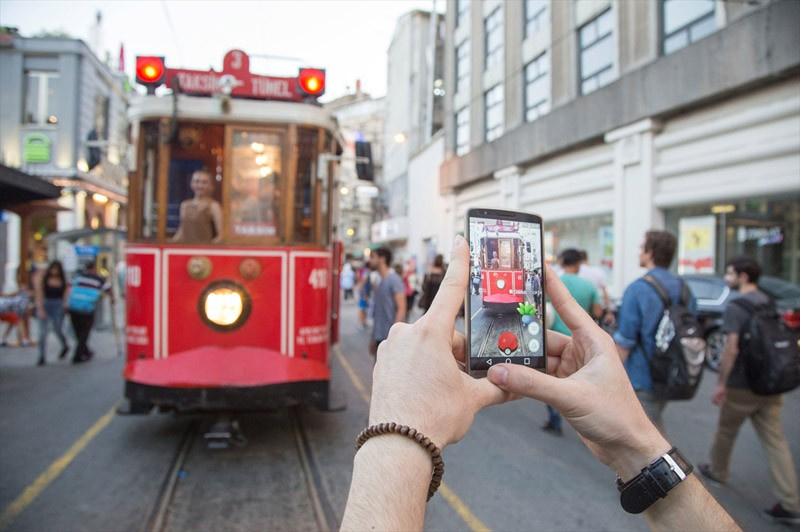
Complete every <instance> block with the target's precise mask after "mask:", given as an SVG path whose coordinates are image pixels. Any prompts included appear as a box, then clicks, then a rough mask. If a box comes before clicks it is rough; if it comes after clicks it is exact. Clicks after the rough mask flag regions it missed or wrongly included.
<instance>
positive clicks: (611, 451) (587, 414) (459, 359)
mask: <svg viewBox="0 0 800 532" xmlns="http://www.w3.org/2000/svg"><path fill="white" fill-rule="evenodd" d="M468 253H469V252H468V244H467V242H466V240H464V239H463V237H457V239H456V242H455V244H454V248H453V255H452V256H453V260H452V264H451V266H450V268H449V270H448V272H447V277H448V282H447V283H444V284H443V285H442V289H441V290H440V291H439V293H438V295H437V296H436V299H435V301H433V303H432V305H431V312H429V313H427V314H426V315H425V316H423V317H421V318H420V319H418V320H417V321H416V322H414V323H413V324H398V325H396V326H395V327H394V328H393V329H392V334H391V336H390V337H389V339H388V340H387V341H386V342H385V344H384V345H383V346H382V347H381V352H380V353H379V354H378V358H377V362H376V365H375V371H374V372H373V384H372V396H371V402H370V411H369V421H368V425H369V427H368V428H367V429H365V430H364V431H362V433H361V434H360V435H359V437H358V440H357V448H358V451H357V452H356V455H355V458H354V460H353V476H352V481H351V484H350V491H349V495H348V497H347V504H346V506H345V510H344V515H343V517H342V525H341V529H342V530H346V531H347V530H423V529H424V528H425V501H426V498H428V497H430V496H432V495H433V492H435V491H436V488H437V487H438V485H439V483H440V482H441V480H442V474H443V471H444V463H443V461H442V455H441V452H442V449H444V448H445V447H446V446H447V445H450V444H453V443H456V442H457V441H459V440H461V439H462V438H464V437H465V436H466V435H467V432H468V431H469V429H470V426H471V425H472V421H473V420H474V418H475V415H476V414H477V413H478V411H480V410H481V409H483V408H484V407H487V406H489V405H495V404H499V403H503V402H506V401H509V400H511V399H513V398H515V397H520V396H525V397H530V398H533V399H536V400H539V401H544V402H546V403H552V404H554V405H556V406H558V407H559V409H560V410H561V411H562V412H564V414H565V416H566V418H567V421H569V422H570V423H571V424H572V426H573V427H574V428H575V430H576V431H577V432H578V433H579V434H580V436H581V439H582V440H583V442H584V443H585V444H586V446H587V448H588V450H589V451H590V452H591V453H592V454H593V455H594V456H595V458H597V459H598V461H600V462H602V463H603V464H605V465H606V466H608V467H609V468H610V469H611V470H612V471H614V472H615V473H616V474H617V475H618V478H617V483H618V486H619V489H621V490H622V495H621V498H620V501H621V502H622V503H623V508H625V509H626V510H627V511H629V512H632V513H633V512H636V513H639V512H641V513H642V516H643V517H644V519H645V522H646V523H647V524H648V525H649V526H650V527H651V528H652V529H666V530H738V527H737V525H736V523H735V522H734V521H733V519H731V517H730V516H729V515H728V514H727V513H726V512H725V510H724V509H723V508H722V507H720V505H719V504H718V503H717V501H716V500H714V498H713V497H712V496H711V494H709V492H708V491H707V490H706V489H705V487H704V486H703V484H702V482H700V480H699V479H698V477H697V476H696V475H692V474H691V471H692V468H691V466H690V465H689V464H688V463H686V461H684V460H681V459H680V453H679V452H678V450H677V449H674V448H672V446H671V444H670V443H669V442H668V441H667V440H666V439H665V438H664V436H663V435H662V434H661V433H660V432H659V431H658V430H657V429H656V428H655V427H654V426H653V424H652V423H651V422H650V421H648V419H647V416H646V415H645V413H644V411H643V410H642V407H641V406H640V404H639V402H638V401H637V400H636V396H635V395H634V394H633V392H632V390H631V387H630V386H629V385H628V383H627V378H626V376H625V372H624V371H623V369H622V367H621V364H620V363H619V360H618V358H617V354H616V352H615V350H614V343H613V342H612V341H611V339H610V337H609V336H608V335H607V334H605V333H604V332H603V331H602V330H601V329H600V328H599V327H598V326H597V325H596V324H595V323H594V322H593V320H592V319H590V318H589V316H587V315H586V312H584V311H583V310H582V309H581V308H580V306H579V305H577V304H576V303H575V301H574V300H573V299H572V298H571V296H570V295H569V292H568V291H567V289H566V288H565V287H564V286H563V284H562V283H561V282H560V281H559V280H558V279H556V276H555V274H554V273H553V271H552V270H550V271H549V272H548V275H547V292H548V294H549V295H550V297H551V299H552V300H553V303H554V305H555V306H556V307H557V308H558V309H559V310H561V311H562V314H561V317H562V319H563V321H564V323H565V324H566V325H567V326H568V328H569V329H570V330H572V331H573V333H574V334H573V336H572V337H571V338H570V337H566V336H562V335H560V334H558V333H552V335H551V336H550V337H549V338H548V340H549V341H548V343H547V348H548V353H547V355H548V358H549V362H548V365H547V369H548V373H549V375H546V374H543V373H540V372H539V371H537V370H534V369H531V368H528V367H525V366H522V365H518V364H496V365H494V366H492V367H491V368H490V369H489V372H488V377H487V378H481V379H475V378H472V377H470V376H469V375H467V374H466V373H464V372H463V371H462V370H461V369H460V368H463V364H464V362H465V360H464V354H465V353H466V341H465V339H464V337H463V336H462V335H460V334H458V333H455V331H454V324H455V319H456V313H457V312H458V308H459V307H460V305H461V302H462V300H463V299H464V292H465V291H466V289H467V277H468V276H469V273H468V268H469V266H468V260H469V254H468ZM498 408H499V407H498ZM421 450H423V452H420V451H421ZM428 455H429V456H430V457H431V458H426V456H428ZM448 456H449V455H448ZM545 458H546V456H545ZM675 458H678V460H677V461H676V460H675ZM432 469H433V474H432ZM645 473H647V474H645ZM581 474H582V473H581V472H578V473H576V475H575V476H574V477H573V478H571V479H569V480H568V482H580V477H581ZM655 475H658V476H657V477H656V476H655ZM656 478H657V479H658V480H656ZM538 480H539V481H544V479H538ZM533 481H534V482H536V481H537V479H533ZM612 486H613V483H612V482H609V487H608V491H609V493H608V496H609V497H610V496H611V492H616V490H617V489H618V488H617V487H616V486H614V487H612ZM472 488H473V489H474V491H475V492H476V493H480V492H481V490H486V489H487V487H486V486H480V485H476V486H473V487H472ZM598 497H605V495H602V494H598ZM536 511H540V509H538V508H536V509H535V508H533V507H531V513H530V521H529V523H528V525H527V528H535V523H536V521H535V520H536V518H537V515H536V513H535V512H536ZM543 511H545V512H546V511H547V510H546V509H545V510H543ZM598 526H601V525H598Z"/></svg>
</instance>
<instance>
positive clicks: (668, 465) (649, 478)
mask: <svg viewBox="0 0 800 532" xmlns="http://www.w3.org/2000/svg"><path fill="white" fill-rule="evenodd" d="M693 469H694V467H693V466H692V464H691V463H689V461H688V460H687V459H686V457H684V456H683V455H682V454H681V452H680V451H679V450H678V449H676V448H675V447H673V448H672V449H670V451H669V452H668V453H666V454H663V455H661V456H659V457H658V458H657V459H656V460H654V461H653V463H651V464H650V465H649V466H647V467H645V468H643V469H642V472H641V473H639V474H638V475H636V476H635V477H633V478H632V479H630V480H629V481H628V482H624V483H623V482H622V479H620V478H619V477H617V489H619V491H620V496H619V502H620V504H622V508H623V509H624V510H625V511H626V512H628V513H631V514H640V513H642V512H643V511H645V510H646V509H647V508H649V507H650V505H651V504H653V503H654V502H656V501H657V500H658V499H660V498H663V497H666V496H667V493H668V492H669V491H670V490H671V489H672V488H674V487H675V486H677V485H678V484H679V483H680V482H681V481H682V480H683V479H685V478H686V477H687V476H688V475H689V473H691V472H692V470H693Z"/></svg>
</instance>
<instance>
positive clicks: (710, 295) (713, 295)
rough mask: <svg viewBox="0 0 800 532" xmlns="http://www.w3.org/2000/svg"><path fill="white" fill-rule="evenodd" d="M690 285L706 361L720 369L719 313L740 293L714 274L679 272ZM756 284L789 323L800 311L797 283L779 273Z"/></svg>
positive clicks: (722, 337) (712, 366)
mask: <svg viewBox="0 0 800 532" xmlns="http://www.w3.org/2000/svg"><path fill="white" fill-rule="evenodd" d="M681 277H682V279H683V280H684V281H686V283H687V284H688V285H689V290H691V291H692V294H693V295H694V297H695V298H696V299H697V313H698V316H699V317H700V322H701V323H702V324H703V326H704V327H705V329H706V334H705V336H706V343H707V344H708V351H707V352H706V364H707V365H708V367H709V368H711V369H712V370H714V371H719V365H720V363H721V361H722V350H723V349H724V347H725V334H724V333H723V332H722V315H723V312H724V311H725V306H726V305H727V304H728V302H729V301H732V300H733V299H736V298H737V297H739V293H738V292H737V291H735V290H731V289H730V288H729V287H728V285H727V284H725V280H724V279H722V278H721V277H717V276H715V275H702V274H686V275H683V276H681ZM758 288H759V289H760V290H761V291H763V292H764V293H766V294H767V295H769V296H770V297H772V298H773V299H774V300H775V306H776V307H777V309H778V312H779V313H780V314H781V315H782V316H783V317H784V320H785V321H786V323H787V324H789V325H790V326H791V324H792V323H794V322H795V321H797V316H798V315H799V314H800V287H798V286H797V285H796V284H793V283H790V282H788V281H785V280H783V279H781V278H779V277H773V276H770V275H762V276H761V278H760V279H759V280H758Z"/></svg>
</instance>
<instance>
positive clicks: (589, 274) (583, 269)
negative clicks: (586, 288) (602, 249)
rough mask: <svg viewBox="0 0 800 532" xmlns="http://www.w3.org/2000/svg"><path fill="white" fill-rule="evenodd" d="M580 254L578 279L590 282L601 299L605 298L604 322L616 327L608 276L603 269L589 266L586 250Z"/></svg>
mask: <svg viewBox="0 0 800 532" xmlns="http://www.w3.org/2000/svg"><path fill="white" fill-rule="evenodd" d="M579 253H580V256H581V262H580V267H579V268H578V277H580V278H582V279H586V280H587V281H590V282H591V283H592V284H593V285H594V286H595V287H596V288H597V291H598V292H599V293H600V297H602V298H603V316H602V321H603V323H605V324H606V325H614V321H615V318H614V312H613V308H612V307H611V298H610V297H609V296H608V290H606V274H605V272H604V271H603V269H602V268H598V267H597V266H591V265H590V264H589V257H588V255H587V253H586V251H585V250H580V251H579Z"/></svg>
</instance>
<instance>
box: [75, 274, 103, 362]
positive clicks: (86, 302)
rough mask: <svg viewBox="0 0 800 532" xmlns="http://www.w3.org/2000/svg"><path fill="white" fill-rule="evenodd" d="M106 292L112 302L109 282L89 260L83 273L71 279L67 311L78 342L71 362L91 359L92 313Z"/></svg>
mask: <svg viewBox="0 0 800 532" xmlns="http://www.w3.org/2000/svg"><path fill="white" fill-rule="evenodd" d="M104 292H105V293H106V294H108V296H109V297H110V298H111V304H112V305H113V304H114V294H113V292H112V291H111V283H110V282H108V281H107V280H106V278H105V277H103V276H101V275H99V274H98V273H97V264H96V263H95V261H94V260H91V261H89V262H88V263H87V264H86V266H85V268H84V271H83V273H79V274H78V275H76V276H75V277H74V278H73V279H72V284H71V285H70V288H69V293H68V294H67V310H68V311H69V316H70V321H72V328H73V329H74V331H75V337H76V338H77V340H78V344H77V345H76V346H75V353H74V355H73V356H72V363H73V364H80V363H82V362H88V361H89V360H91V358H92V356H94V353H93V352H92V351H91V350H90V349H89V345H88V344H89V333H90V332H91V331H92V325H94V315H95V312H97V307H98V303H99V301H100V296H101V295H102V293H104Z"/></svg>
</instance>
